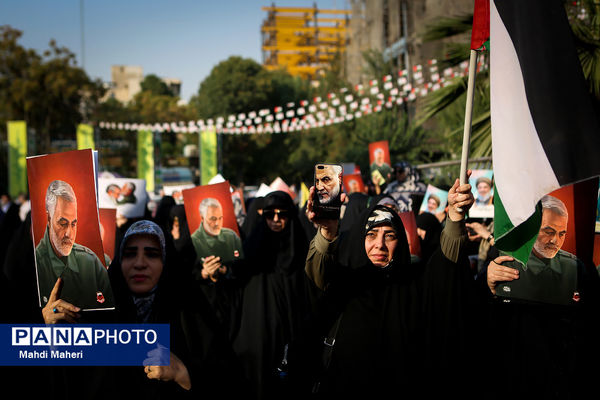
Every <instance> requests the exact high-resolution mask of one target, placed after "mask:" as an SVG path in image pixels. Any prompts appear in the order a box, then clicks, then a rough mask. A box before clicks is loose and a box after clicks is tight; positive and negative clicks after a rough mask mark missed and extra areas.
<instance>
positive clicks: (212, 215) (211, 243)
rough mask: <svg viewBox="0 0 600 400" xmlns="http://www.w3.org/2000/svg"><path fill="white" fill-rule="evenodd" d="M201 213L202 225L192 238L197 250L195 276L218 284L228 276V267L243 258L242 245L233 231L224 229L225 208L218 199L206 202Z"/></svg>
mask: <svg viewBox="0 0 600 400" xmlns="http://www.w3.org/2000/svg"><path fill="white" fill-rule="evenodd" d="M198 209H199V212H200V216H201V217H202V222H201V223H200V226H199V227H198V229H196V231H195V232H194V233H193V234H192V243H193V244H194V249H195V250H196V267H195V268H194V275H195V276H196V278H197V279H211V280H212V281H216V280H218V278H219V275H224V274H226V273H227V272H228V269H227V264H230V263H231V262H232V261H234V260H235V259H237V258H241V257H243V250H242V241H241V240H240V238H239V236H238V235H237V233H236V232H235V231H234V230H232V229H229V228H226V227H224V226H223V206H222V205H221V203H220V202H219V201H218V200H217V199H215V198H212V197H208V198H205V199H204V200H202V201H201V202H200V206H199V207H198Z"/></svg>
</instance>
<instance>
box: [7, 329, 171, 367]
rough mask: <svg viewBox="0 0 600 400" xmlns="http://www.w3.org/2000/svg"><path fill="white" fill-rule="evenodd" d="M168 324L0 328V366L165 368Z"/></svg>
mask: <svg viewBox="0 0 600 400" xmlns="http://www.w3.org/2000/svg"><path fill="white" fill-rule="evenodd" d="M170 342H171V338H170V329H169V325H168V324H92V325H86V324H68V325H61V324H57V325H52V326H50V325H43V324H34V325H24V324H16V325H8V324H1V325H0V365H4V366H8V365H11V366H24V365H44V366H61V365H72V366H83V365H87V366H90V365H95V366H136V365H137V366H142V365H169V363H170V350H169V349H170Z"/></svg>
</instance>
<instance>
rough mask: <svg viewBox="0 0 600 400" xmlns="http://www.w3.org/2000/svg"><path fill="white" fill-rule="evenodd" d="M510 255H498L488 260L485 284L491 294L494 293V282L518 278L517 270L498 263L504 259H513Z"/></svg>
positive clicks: (504, 260)
mask: <svg viewBox="0 0 600 400" xmlns="http://www.w3.org/2000/svg"><path fill="white" fill-rule="evenodd" d="M513 260H514V258H512V257H511V256H499V257H496V258H495V259H494V261H492V262H490V264H489V265H488V268H487V284H488V287H489V288H490V291H491V292H492V294H494V295H495V294H496V284H497V283H498V282H510V281H514V280H515V279H519V271H518V270H516V269H514V268H511V267H505V266H503V265H500V264H501V263H503V262H506V261H513Z"/></svg>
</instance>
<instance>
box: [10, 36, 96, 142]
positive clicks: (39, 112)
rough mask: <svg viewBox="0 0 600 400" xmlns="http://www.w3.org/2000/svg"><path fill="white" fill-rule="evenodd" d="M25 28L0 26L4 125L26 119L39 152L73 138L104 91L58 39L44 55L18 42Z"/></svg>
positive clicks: (50, 44) (51, 42) (52, 42)
mask: <svg viewBox="0 0 600 400" xmlns="http://www.w3.org/2000/svg"><path fill="white" fill-rule="evenodd" d="M21 36H22V32H21V31H18V30H16V29H13V28H11V27H10V26H1V27H0V110H2V111H0V123H2V125H4V126H5V123H6V121H8V120H18V119H24V120H26V121H27V124H28V127H30V128H33V130H35V132H36V142H37V143H36V146H35V149H36V150H35V151H36V153H43V152H47V151H49V149H50V138H51V137H53V138H69V139H70V138H73V137H74V135H75V130H76V126H77V124H78V123H80V122H82V121H86V120H88V119H89V117H90V115H91V113H92V112H93V110H94V108H95V107H96V105H97V102H98V99H99V98H100V96H101V95H102V94H103V89H102V86H101V83H100V82H99V81H92V80H91V79H90V78H89V77H88V76H87V74H86V73H85V71H83V70H82V69H81V68H79V67H77V66H76V65H75V55H74V54H73V53H71V52H70V51H69V50H68V49H67V48H65V47H59V46H58V45H57V44H56V42H54V40H52V41H50V43H49V47H50V48H49V49H48V50H46V51H44V53H43V54H42V55H40V54H38V53H37V52H36V51H34V50H31V49H25V48H24V47H23V46H21V45H20V44H19V43H18V41H19V39H20V37H21Z"/></svg>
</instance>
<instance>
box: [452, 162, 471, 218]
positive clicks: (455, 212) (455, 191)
mask: <svg viewBox="0 0 600 400" xmlns="http://www.w3.org/2000/svg"><path fill="white" fill-rule="evenodd" d="M470 176H471V170H468V171H467V179H469V177H470ZM474 203H475V196H473V193H472V192H471V185H470V184H468V183H465V184H464V185H461V184H460V181H459V180H458V179H456V181H455V182H454V185H452V187H451V188H450V190H449V191H448V216H449V217H450V219H451V220H452V221H462V220H463V219H464V218H465V213H466V212H467V211H468V210H469V208H471V206H472V205H473V204H474Z"/></svg>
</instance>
